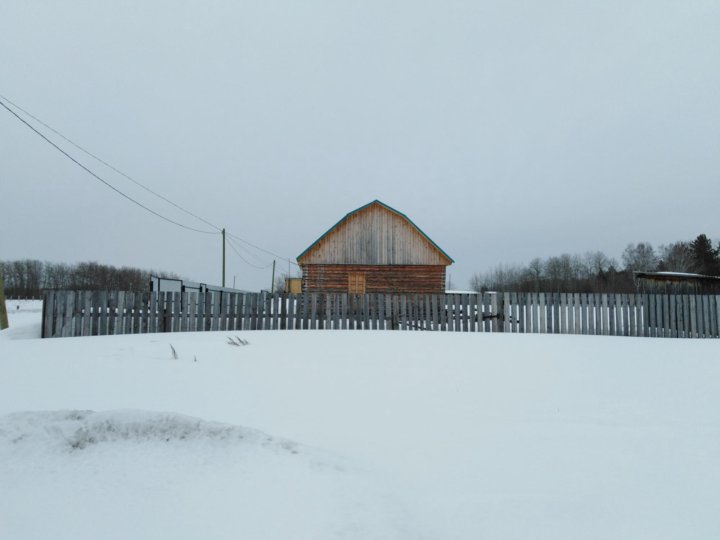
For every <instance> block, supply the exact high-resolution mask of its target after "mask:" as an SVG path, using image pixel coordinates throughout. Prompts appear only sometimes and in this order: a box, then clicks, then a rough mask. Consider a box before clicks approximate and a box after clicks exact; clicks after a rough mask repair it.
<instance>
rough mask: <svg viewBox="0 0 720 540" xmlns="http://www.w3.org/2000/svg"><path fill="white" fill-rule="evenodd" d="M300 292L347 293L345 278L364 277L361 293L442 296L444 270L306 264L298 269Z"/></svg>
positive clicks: (392, 266)
mask: <svg viewBox="0 0 720 540" xmlns="http://www.w3.org/2000/svg"><path fill="white" fill-rule="evenodd" d="M302 270H303V292H328V293H346V292H348V274H351V273H353V274H358V273H359V274H364V275H365V292H366V293H368V294H371V293H385V294H400V293H416V294H440V293H444V292H445V266H439V265H438V266H432V265H381V266H372V265H360V264H352V265H349V264H307V265H303V266H302Z"/></svg>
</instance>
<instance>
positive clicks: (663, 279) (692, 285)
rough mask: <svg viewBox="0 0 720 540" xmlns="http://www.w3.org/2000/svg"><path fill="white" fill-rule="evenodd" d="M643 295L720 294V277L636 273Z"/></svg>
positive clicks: (638, 286)
mask: <svg viewBox="0 0 720 540" xmlns="http://www.w3.org/2000/svg"><path fill="white" fill-rule="evenodd" d="M634 275H635V283H636V285H637V288H638V291H639V292H641V293H660V294H720V277H719V276H704V275H702V274H688V273H685V272H635V274H634Z"/></svg>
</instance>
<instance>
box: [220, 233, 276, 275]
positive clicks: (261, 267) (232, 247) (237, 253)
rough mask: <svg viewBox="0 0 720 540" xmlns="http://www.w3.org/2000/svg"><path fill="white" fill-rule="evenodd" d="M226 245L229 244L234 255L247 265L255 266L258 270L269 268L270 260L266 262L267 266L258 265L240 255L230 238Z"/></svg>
mask: <svg viewBox="0 0 720 540" xmlns="http://www.w3.org/2000/svg"><path fill="white" fill-rule="evenodd" d="M228 245H229V246H230V249H232V250H233V251H234V252H235V255H237V256H238V257H240V259H241V260H242V261H243V262H244V263H245V264H247V265H248V266H252V267H253V268H257V269H258V270H265V269H267V268H270V266H271V265H272V262H271V263H270V264H268V265H267V266H258V265H256V264H253V263H251V262H250V261H248V260H247V259H246V258H245V257H243V256H242V255H240V252H239V251H238V250H237V249H236V246H235V244H233V242H232V240H230V239H228Z"/></svg>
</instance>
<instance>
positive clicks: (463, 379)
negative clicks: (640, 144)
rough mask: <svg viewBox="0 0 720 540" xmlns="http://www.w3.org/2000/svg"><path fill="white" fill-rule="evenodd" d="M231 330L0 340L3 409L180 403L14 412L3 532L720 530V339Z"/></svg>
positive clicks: (617, 534)
mask: <svg viewBox="0 0 720 540" xmlns="http://www.w3.org/2000/svg"><path fill="white" fill-rule="evenodd" d="M235 334H236V333H232V334H229V333H225V332H208V333H195V334H192V333H179V334H150V335H133V336H111V337H90V338H63V339H46V340H39V339H36V340H22V341H11V340H5V341H0V414H9V413H13V412H16V411H37V410H46V411H59V410H80V411H82V410H86V409H92V410H96V411H108V410H109V411H116V410H125V409H140V410H145V411H173V412H172V413H162V414H160V413H132V412H122V413H93V414H89V415H88V416H86V417H84V418H83V419H81V420H77V421H75V420H72V419H69V420H68V419H65V420H63V419H62V416H60V417H59V418H60V419H59V420H58V419H56V418H54V417H35V419H34V420H32V419H30V420H22V419H16V420H13V422H21V423H24V424H25V425H26V424H27V423H28V422H30V423H31V424H32V422H37V423H38V424H37V430H36V429H35V428H27V429H25V428H23V429H25V431H26V432H27V437H28V440H29V441H30V442H28V443H27V444H23V443H8V442H5V443H3V444H0V532H1V533H3V534H0V537H1V538H3V540H4V538H11V539H12V540H29V539H35V538H53V539H55V538H73V540H90V539H93V540H94V539H96V538H103V539H106V538H123V539H127V538H131V539H133V540H138V539H145V538H148V539H150V538H153V539H155V538H173V539H175V538H179V539H183V538H213V539H215V538H250V539H254V538H263V539H264V538H268V539H284V538H293V539H295V538H317V539H325V538H407V539H415V538H422V537H423V533H424V535H425V537H427V538H441V539H445V538H453V539H463V540H464V539H468V540H474V539H476V538H489V539H494V538H502V539H505V538H521V539H524V538H533V539H552V540H558V539H572V540H574V539H576V538H582V539H598V540H599V539H607V538H628V539H633V540H634V539H645V538H648V539H649V538H652V539H653V540H660V539H668V540H670V539H673V540H674V539H676V538H683V539H685V538H688V539H707V538H720V518H719V517H718V516H720V460H718V456H719V455H720V392H718V388H720V361H719V360H720V341H718V340H671V339H652V338H621V337H601V336H560V335H517V334H471V333H435V332H373V331H354V332H353V331H345V332H343V331H333V332H322V331H302V332H271V331H262V332H241V333H237V334H238V335H239V336H240V337H242V338H243V339H247V340H248V341H249V342H250V346H248V347H232V346H230V345H228V343H227V339H228V336H230V335H233V336H234V335H235ZM170 345H172V346H173V348H174V349H175V350H176V352H177V354H178V358H177V359H175V358H173V355H172V351H171V349H170ZM196 360H197V361H196ZM33 414H35V413H33ZM52 414H56V413H52ZM57 414H61V413H57ZM62 414H68V413H62ZM105 414H111V415H113V418H112V426H114V427H113V429H116V430H119V431H120V432H122V433H124V435H122V436H116V435H113V434H107V433H106V434H105V435H102V436H103V437H105V438H107V440H105V439H103V441H102V442H99V443H97V444H88V445H86V446H85V447H84V448H80V449H70V450H68V445H67V444H64V443H62V438H59V437H56V436H55V435H52V436H51V435H46V434H41V433H40V432H41V431H43V430H45V429H46V427H42V425H43V424H46V426H55V428H57V427H58V426H59V425H60V424H63V422H69V423H68V424H67V426H68V427H67V431H63V432H62V433H65V434H67V433H69V434H71V435H72V434H73V433H74V430H75V429H77V428H78V427H83V426H85V428H84V429H90V428H91V427H92V431H93V433H96V435H95V436H99V435H98V432H99V433H102V432H103V430H104V428H103V427H102V426H103V424H102V422H99V423H97V424H96V422H95V419H97V418H102V415H105ZM96 415H99V416H96ZM136 415H139V418H136ZM180 415H188V416H191V417H196V418H203V419H207V420H213V421H218V422H224V423H226V424H231V425H233V426H251V427H252V428H253V429H259V430H262V432H264V433H269V434H272V436H273V437H275V436H281V437H287V438H288V439H290V440H293V441H298V443H299V444H298V445H297V446H296V448H298V450H299V453H298V454H293V453H292V452H290V451H286V450H284V449H283V448H282V446H280V448H279V449H278V447H277V446H274V445H273V444H272V443H271V444H270V445H269V446H263V445H262V443H257V444H256V443H253V442H251V438H245V439H240V440H238V439H235V438H234V435H229V436H228V438H223V437H224V435H223V433H224V431H223V429H224V428H222V424H221V427H220V428H218V429H219V432H217V433H218V434H217V436H210V435H202V434H204V433H208V432H211V433H212V432H213V431H212V429H214V428H212V426H215V425H216V424H214V423H205V422H204V421H196V420H193V419H187V418H186V417H183V416H180ZM30 418H33V417H32V415H31V417H30ZM56 420H57V421H56ZM194 422H199V423H198V424H197V426H198V427H197V429H198V433H200V434H201V435H200V436H198V437H197V438H194V437H189V438H186V439H182V438H180V435H181V434H182V433H184V432H187V431H188V430H190V431H192V430H194V429H195V428H194V427H193V426H195V425H196V424H195V423H194ZM153 423H157V424H159V425H166V426H167V428H164V427H162V428H161V427H158V426H156V427H155V428H152V430H151V432H152V434H151V435H142V433H143V432H144V430H146V429H149V428H147V426H148V425H152V424H153ZM96 425H97V429H96V428H95V427H93V426H96ZM55 428H53V427H48V429H50V430H52V429H55ZM206 428H208V429H206ZM238 429H239V430H240V431H236V430H235V429H234V428H233V429H232V430H230V431H229V433H231V434H233V433H244V431H243V430H244V429H245V428H238ZM5 430H6V431H8V428H7V427H6V428H5ZM166 431H169V432H170V433H172V437H171V440H170V441H165V440H163V439H162V437H161V436H160V435H157V434H158V433H165V432H166ZM179 434H180V435H179ZM44 437H48V438H44ZM7 440H8V439H5V441H7ZM33 441H34V442H33ZM53 441H54V442H53ZM63 444H64V446H63ZM317 448H321V449H323V452H328V455H330V456H338V455H340V456H342V466H341V467H339V468H338V467H336V465H335V464H336V463H338V461H339V459H336V458H334V457H333V458H326V457H324V456H323V455H322V454H321V453H320V452H319V451H317V450H314V449H317Z"/></svg>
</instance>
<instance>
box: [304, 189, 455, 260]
mask: <svg viewBox="0 0 720 540" xmlns="http://www.w3.org/2000/svg"><path fill="white" fill-rule="evenodd" d="M373 205H378V206H380V207H382V208H384V209H385V210H387V211H389V212H391V213H393V214H395V215H397V216H398V217H400V218H402V219H403V220H405V221H406V222H407V223H408V224H409V225H410V226H411V227H412V228H413V229H414V230H415V231H417V232H418V233H419V234H420V235H421V236H422V237H423V238H424V239H425V240H427V241H428V243H429V244H430V246H432V247H433V248H434V249H436V250H437V251H438V252H439V253H440V254H441V255H442V256H443V257H445V258H446V259H447V260H448V261H449V264H452V263H454V262H455V261H454V260H453V259H452V257H450V255H448V254H447V253H445V251H444V250H443V249H442V248H441V247H440V246H438V245H437V244H436V243H435V242H433V241H432V239H431V238H430V237H429V236H428V235H427V234H425V232H424V231H423V230H422V229H421V228H420V227H418V226H417V225H415V223H414V222H413V221H412V220H411V219H410V218H409V217H407V216H406V215H405V214H403V213H402V212H400V211H398V210H395V209H394V208H392V207H391V206H388V205H387V204H385V203H384V202H382V201H380V200H378V199H375V200H374V201H371V202H369V203H367V204H365V205H363V206H361V207H360V208H356V209H355V210H353V211H352V212H348V213H347V214H345V216H344V217H343V218H341V219H340V220H339V221H338V222H337V223H335V225H333V226H332V227H330V228H329V229H328V230H327V231H325V232H324V233H323V234H322V235H321V236H320V237H319V238H318V239H317V240H315V241H314V242H313V243H312V244H310V245H309V246H308V247H307V249H305V251H303V252H302V253H301V254H300V255H298V256H297V261H298V262H299V261H300V259H301V258H302V257H304V256H305V255H307V254H308V253H309V252H310V251H312V249H313V248H314V247H315V246H317V245H318V244H319V243H320V242H321V241H322V240H323V239H324V238H326V237H327V236H328V235H330V234H331V233H332V232H333V231H335V230H336V229H338V228H339V227H340V226H341V225H342V224H343V223H344V222H345V221H347V220H348V218H350V217H351V216H353V215H355V214H357V213H359V212H362V211H363V210H365V209H367V208H369V207H371V206H373Z"/></svg>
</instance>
